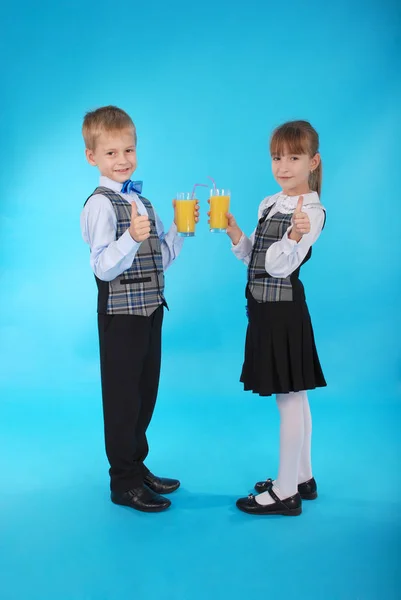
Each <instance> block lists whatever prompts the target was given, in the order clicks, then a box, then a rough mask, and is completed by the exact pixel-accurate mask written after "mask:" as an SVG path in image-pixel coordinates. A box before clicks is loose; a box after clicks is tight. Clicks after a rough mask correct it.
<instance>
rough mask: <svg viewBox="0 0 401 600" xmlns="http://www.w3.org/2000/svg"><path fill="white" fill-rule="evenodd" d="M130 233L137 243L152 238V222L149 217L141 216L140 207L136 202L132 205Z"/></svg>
mask: <svg viewBox="0 0 401 600" xmlns="http://www.w3.org/2000/svg"><path fill="white" fill-rule="evenodd" d="M129 232H130V235H131V237H132V239H133V240H134V241H135V242H137V243H138V244H139V243H140V242H143V241H144V240H147V239H148V237H149V236H150V221H149V217H148V216H147V215H143V216H139V215H138V207H137V205H136V203H135V202H132V203H131V225H130V226H129Z"/></svg>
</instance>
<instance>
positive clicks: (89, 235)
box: [81, 176, 184, 281]
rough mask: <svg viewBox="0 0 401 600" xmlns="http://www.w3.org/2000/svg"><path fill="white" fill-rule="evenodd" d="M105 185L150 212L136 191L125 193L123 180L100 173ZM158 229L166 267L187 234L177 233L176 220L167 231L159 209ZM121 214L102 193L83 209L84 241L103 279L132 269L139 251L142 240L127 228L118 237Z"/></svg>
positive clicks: (179, 249) (82, 227) (139, 209)
mask: <svg viewBox="0 0 401 600" xmlns="http://www.w3.org/2000/svg"><path fill="white" fill-rule="evenodd" d="M99 185H100V186H101V187H106V188H109V189H111V190H112V191H113V192H116V193H117V194H120V195H121V196H122V198H124V200H126V201H127V202H128V203H130V204H132V202H135V203H136V205H137V208H138V215H147V214H148V212H147V210H146V208H145V206H144V204H143V202H141V200H140V198H139V196H138V195H137V194H135V192H130V193H129V194H121V188H122V184H121V183H118V182H117V181H113V180H112V179H109V178H108V177H103V176H101V177H100V183H99ZM155 218H156V231H157V235H158V236H159V239H160V244H161V251H162V258H163V268H164V270H166V269H167V268H168V267H169V266H170V265H171V263H172V262H173V260H175V259H176V258H177V256H178V254H179V253H180V251H181V248H182V245H183V243H184V238H182V237H179V236H178V235H177V227H176V226H175V224H174V223H173V224H172V225H171V227H170V229H169V231H168V232H167V233H166V234H165V233H164V227H163V223H162V222H161V220H160V219H159V217H158V216H157V214H156V211H155ZM116 230H117V217H116V213H115V211H114V208H113V205H112V204H111V202H110V200H109V199H108V198H106V196H103V195H102V194H95V195H94V196H92V197H91V198H90V199H89V200H88V202H87V203H86V204H85V207H84V209H83V211H82V213H81V231H82V237H83V239H84V241H85V242H86V243H87V244H89V247H90V250H91V253H90V265H91V267H92V270H93V272H94V273H95V275H96V277H98V278H99V279H101V280H102V281H112V280H113V279H115V278H116V277H118V275H121V273H123V272H124V271H126V270H127V269H129V268H130V267H131V265H132V262H133V260H134V258H135V255H136V253H137V252H138V249H139V246H140V245H141V242H139V243H138V242H136V241H135V240H134V239H133V238H132V237H131V234H130V232H129V230H128V229H127V231H126V232H125V233H123V235H122V236H121V237H120V238H118V240H116Z"/></svg>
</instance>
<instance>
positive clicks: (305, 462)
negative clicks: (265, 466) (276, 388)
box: [256, 392, 312, 505]
mask: <svg viewBox="0 0 401 600" xmlns="http://www.w3.org/2000/svg"><path fill="white" fill-rule="evenodd" d="M276 400H277V406H278V409H279V412H280V463H279V470H278V476H277V479H276V480H275V481H274V484H273V491H274V492H275V493H276V494H277V496H278V497H279V498H281V500H284V499H285V498H289V497H290V496H293V495H294V494H296V493H297V489H298V484H299V483H303V482H305V481H308V479H311V478H312V464H311V438H312V417H311V412H310V407H309V401H308V395H307V393H306V392H291V393H290V394H277V397H276ZM256 500H257V502H258V503H259V504H263V505H266V504H271V503H272V502H274V500H273V499H272V498H271V496H270V494H269V492H263V493H262V494H259V495H258V496H256Z"/></svg>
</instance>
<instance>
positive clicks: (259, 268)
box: [248, 206, 312, 302]
mask: <svg viewBox="0 0 401 600" xmlns="http://www.w3.org/2000/svg"><path fill="white" fill-rule="evenodd" d="M271 209H272V206H270V207H269V208H267V209H266V210H265V211H264V213H263V215H262V217H261V219H260V220H259V224H258V226H257V228H256V232H255V241H254V245H253V251H252V256H251V260H250V263H249V266H248V287H249V290H250V292H251V294H252V296H253V297H254V298H255V300H256V301H257V302H282V301H287V302H292V300H293V288H292V282H293V281H294V278H296V279H298V273H299V268H298V269H297V270H296V271H295V272H294V273H292V274H291V275H289V276H288V277H285V278H279V277H272V276H271V275H269V273H267V271H266V267H265V258H266V252H267V250H268V248H269V247H270V246H271V245H272V244H274V242H277V241H279V240H281V238H282V237H283V235H284V234H285V232H286V231H287V229H288V227H289V226H290V225H291V219H292V214H289V215H286V214H282V213H280V212H278V213H276V214H274V215H273V216H272V217H271V218H270V219H267V217H268V215H269V212H270V210H271ZM311 254H312V249H311V248H310V249H309V252H308V254H307V255H306V257H305V259H304V261H303V263H302V264H304V263H305V262H306V261H307V260H309V258H310V256H311Z"/></svg>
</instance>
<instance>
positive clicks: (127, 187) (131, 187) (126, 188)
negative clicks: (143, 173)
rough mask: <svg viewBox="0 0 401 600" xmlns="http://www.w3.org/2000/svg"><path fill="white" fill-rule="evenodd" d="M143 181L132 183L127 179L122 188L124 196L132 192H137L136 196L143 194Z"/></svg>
mask: <svg viewBox="0 0 401 600" xmlns="http://www.w3.org/2000/svg"><path fill="white" fill-rule="evenodd" d="M142 183H143V182H142V181H131V179H127V181H124V183H123V187H122V188H121V193H122V194H129V193H130V192H135V194H141V193H142Z"/></svg>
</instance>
